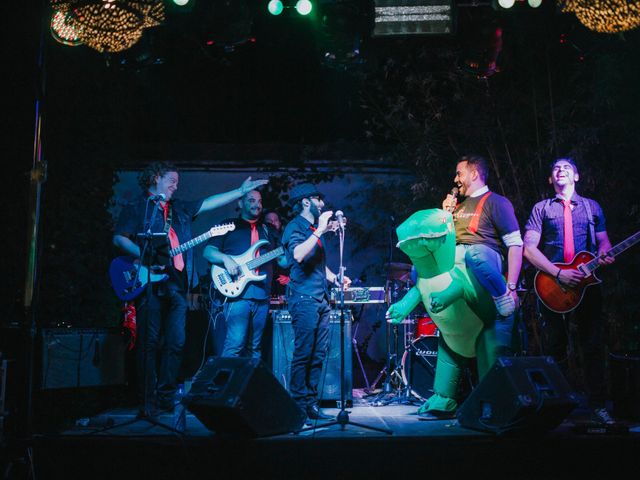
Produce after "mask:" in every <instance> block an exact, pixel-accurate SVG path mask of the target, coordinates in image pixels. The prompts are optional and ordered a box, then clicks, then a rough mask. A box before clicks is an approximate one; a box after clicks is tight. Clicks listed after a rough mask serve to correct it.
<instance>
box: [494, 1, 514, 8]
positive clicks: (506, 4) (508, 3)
mask: <svg viewBox="0 0 640 480" xmlns="http://www.w3.org/2000/svg"><path fill="white" fill-rule="evenodd" d="M515 3H516V0H498V5H500V6H501V7H502V8H511V7H513V5H514V4H515Z"/></svg>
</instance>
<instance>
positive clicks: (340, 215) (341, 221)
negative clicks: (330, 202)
mask: <svg viewBox="0 0 640 480" xmlns="http://www.w3.org/2000/svg"><path fill="white" fill-rule="evenodd" d="M335 216H336V220H338V225H340V228H344V213H342V210H337V211H336V213H335Z"/></svg>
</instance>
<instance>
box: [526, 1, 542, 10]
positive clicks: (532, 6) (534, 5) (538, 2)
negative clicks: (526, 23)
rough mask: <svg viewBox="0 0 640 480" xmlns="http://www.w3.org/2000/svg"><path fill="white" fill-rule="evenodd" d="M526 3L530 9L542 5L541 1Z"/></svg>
mask: <svg viewBox="0 0 640 480" xmlns="http://www.w3.org/2000/svg"><path fill="white" fill-rule="evenodd" d="M527 3H528V4H529V6H530V7H531V8H538V7H539V6H540V5H542V0H527Z"/></svg>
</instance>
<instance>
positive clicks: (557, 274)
mask: <svg viewBox="0 0 640 480" xmlns="http://www.w3.org/2000/svg"><path fill="white" fill-rule="evenodd" d="M561 272H562V269H561V268H558V273H556V280H557V281H560V273H561Z"/></svg>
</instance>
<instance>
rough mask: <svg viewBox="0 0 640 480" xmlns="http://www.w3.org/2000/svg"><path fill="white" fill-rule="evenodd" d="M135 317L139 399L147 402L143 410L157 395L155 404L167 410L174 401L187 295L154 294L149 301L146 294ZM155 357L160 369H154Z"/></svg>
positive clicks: (182, 342) (181, 293) (151, 403)
mask: <svg viewBox="0 0 640 480" xmlns="http://www.w3.org/2000/svg"><path fill="white" fill-rule="evenodd" d="M147 288H153V287H152V286H148V287H147ZM136 317H137V318H136V322H137V328H138V341H139V342H140V343H139V344H138V349H137V356H136V360H137V371H138V385H139V387H140V392H139V394H140V398H141V400H142V401H143V402H145V401H146V404H145V407H150V406H152V405H153V403H154V398H155V397H156V394H157V401H158V404H159V405H160V406H161V407H168V406H169V405H170V404H171V402H172V401H173V396H174V394H175V391H176V388H177V380H178V373H179V369H180V364H181V362H182V352H183V348H184V340H185V321H186V317H187V298H186V294H185V293H184V292H180V291H174V290H169V291H167V293H166V294H165V295H156V294H155V293H153V294H152V295H151V296H150V297H149V298H148V297H147V293H146V292H145V293H143V294H142V297H141V300H140V301H139V305H138V313H137V316H136ZM161 340H162V341H161ZM158 357H159V368H156V365H158ZM145 375H146V393H147V398H146V399H145V398H144V393H145V392H144V379H145Z"/></svg>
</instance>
